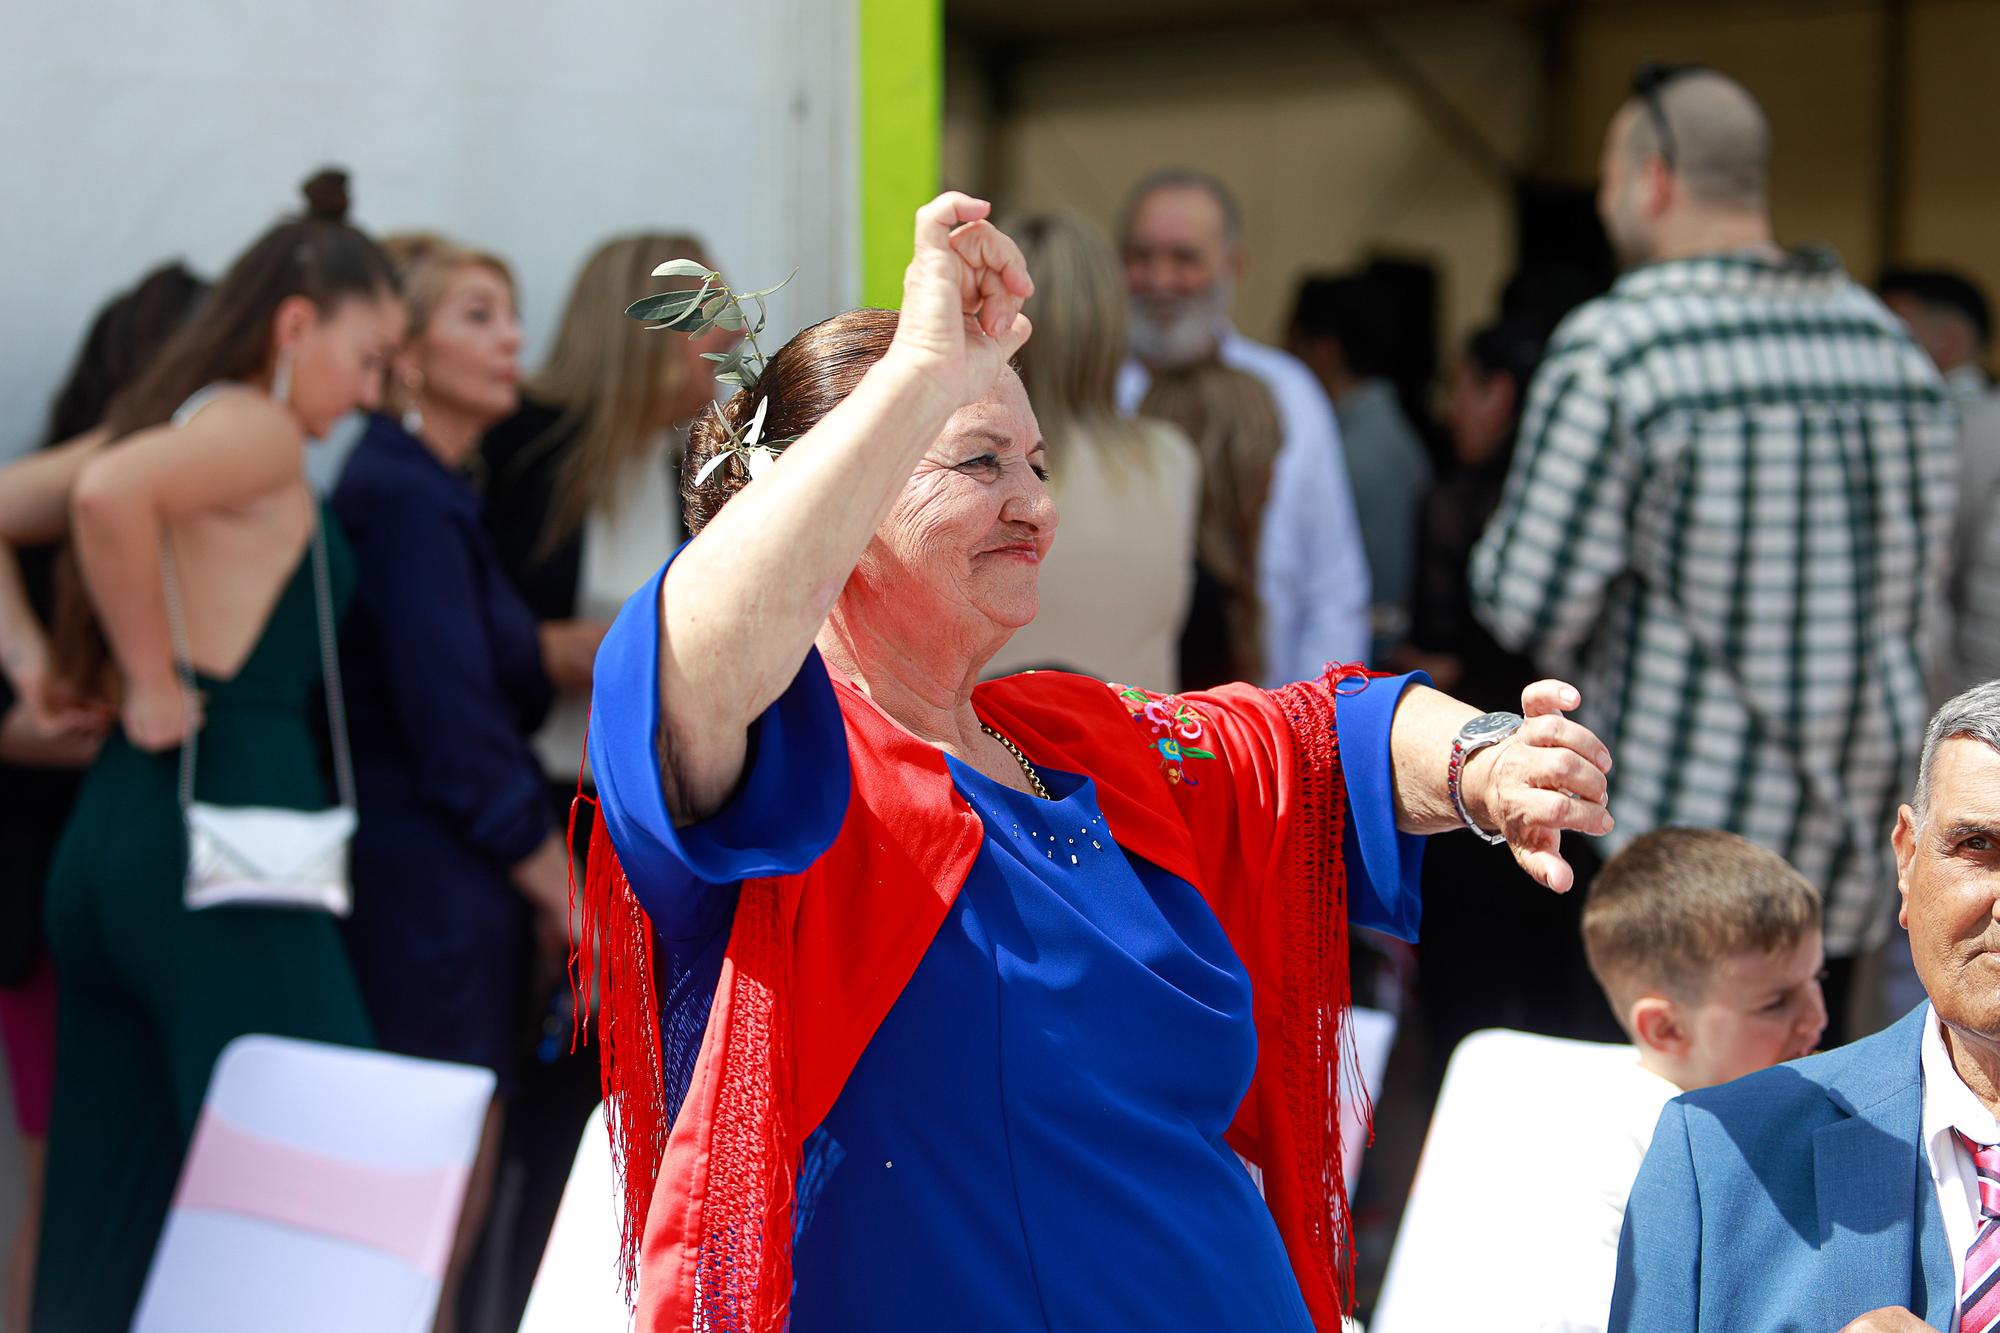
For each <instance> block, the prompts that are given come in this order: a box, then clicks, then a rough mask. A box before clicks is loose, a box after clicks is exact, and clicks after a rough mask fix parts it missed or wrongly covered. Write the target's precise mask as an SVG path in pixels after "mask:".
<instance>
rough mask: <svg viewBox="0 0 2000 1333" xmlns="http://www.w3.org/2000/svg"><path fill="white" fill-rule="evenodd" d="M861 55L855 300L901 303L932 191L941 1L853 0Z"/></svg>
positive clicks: (940, 86) (939, 116) (939, 104)
mask: <svg viewBox="0 0 2000 1333" xmlns="http://www.w3.org/2000/svg"><path fill="white" fill-rule="evenodd" d="M855 3H856V4H857V6H858V10H857V13H858V19H859V28H860V41H859V43H858V46H859V48H860V57H861V134H860V150H861V151H860V163H861V188H860V191H859V196H860V202H861V299H862V301H863V303H865V304H867V305H872V306H887V307H892V308H893V307H896V306H900V305H901V304H902V303H903V269H904V268H905V267H906V266H907V265H908V264H909V262H910V237H911V234H912V232H913V231H914V227H913V225H912V221H913V217H914V215H915V213H916V211H917V208H918V206H919V205H921V204H923V203H924V201H926V200H927V199H929V198H930V197H931V196H932V195H935V194H936V193H937V192H938V138H939V133H940V127H941V122H942V120H943V115H944V0H855Z"/></svg>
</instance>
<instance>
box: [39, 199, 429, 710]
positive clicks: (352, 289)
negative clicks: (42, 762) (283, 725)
mask: <svg viewBox="0 0 2000 1333" xmlns="http://www.w3.org/2000/svg"><path fill="white" fill-rule="evenodd" d="M300 192H301V193H302V194H304V196H305V203H306V209H305V212H304V213H303V214H301V215H299V216H296V217H291V218H287V219H285V220H283V221H281V222H279V223H278V224H277V225H276V226H274V227H272V228H271V229H270V230H268V231H266V232H265V233H264V234H263V235H262V236H260V237H258V238H257V240H255V241H254V242H252V243H251V245H250V248H249V249H247V250H245V251H244V252H243V253H242V254H241V255H238V256H237V258H236V261H235V262H234V263H232V264H231V265H230V266H229V271H228V272H226V273H224V274H223V275H222V277H221V279H219V280H218V281H217V282H216V284H215V285H214V286H213V287H211V288H210V289H209V291H208V293H207V295H206V296H204V297H203V298H202V300H201V303H200V304H199V305H198V306H196V307H195V309H194V311H193V313H192V314H190V315H189V316H188V318H187V320H186V322H184V323H182V324H181V325H180V326H179V327H178V328H177V329H176V330H175V331H174V333H173V335H172V336H171V337H169V338H168V339H167V340H166V342H165V343H164V344H163V345H162V346H161V347H160V349H159V350H158V351H157V352H156V353H155V354H154V355H153V356H152V358H151V360H150V361H148V362H147V363H146V366H145V369H143V370H141V371H140V372H139V373H138V374H137V376H136V378H134V379H133V380H132V381H131V382H130V383H129V384H127V385H126V386H125V388H124V389H122V390H121V391H120V392H119V393H118V394H117V396H115V397H114V398H112V400H111V402H110V405H109V406H108V407H107V408H106V409H105V416H104V422H103V425H104V429H105V432H106V434H107V436H108V437H109V440H110V441H111V442H113V443H115V442H117V441H119V440H122V439H124V438H125V437H126V436H129V435H132V434H135V433H137V432H139V431H142V430H146V429H149V428H151V427H153V426H158V425H161V424H162V423H164V422H166V421H167V420H168V419H169V418H171V417H172V416H173V414H174V410H175V409H176V408H178V407H179V406H180V405H181V404H182V403H184V402H186V401H187V400H188V397H189V396H190V395H191V394H193V393H194V392H195V391H196V390H197V389H200V388H201V387H203V386H204V385H208V384H213V383H215V382H216V381H218V380H234V381H238V382H249V381H254V380H256V379H257V378H258V377H259V376H261V375H263V374H264V373H265V371H266V370H267V369H268V368H269V364H270V361H271V324H272V321H273V319H274V318H275V317H276V315H277V311H278V306H279V305H280V304H282V303H283V302H284V301H285V300H286V299H287V298H289V297H293V296H303V297H305V298H307V299H308V300H310V301H311V302H312V303H313V305H315V306H316V307H318V308H319V310H320V312H321V313H322V314H326V313H329V312H331V311H332V310H333V308H334V307H335V306H336V305H338V304H339V303H340V302H342V301H346V300H351V299H358V300H374V299H378V298H380V297H383V296H391V295H394V294H395V291H396V279H395V272H394V270H393V269H392V268H391V267H390V264H389V259H388V256H387V255H385V254H383V253H382V249H381V247H380V246H378V245H376V244H375V242H374V240H372V239H371V238H370V237H368V236H367V235H366V234H364V233H363V232H361V231H359V230H357V229H356V228H354V227H353V226H351V225H350V224H349V223H348V221H347V209H348V204H349V202H350V200H349V195H348V188H347V173H346V172H344V171H341V170H339V169H338V168H334V167H328V168H326V169H325V170H323V171H319V172H317V173H315V174H314V175H313V176H312V178H311V179H309V180H308V181H306V182H305V184H304V185H303V186H301V187H300ZM54 620H55V624H54V626H53V629H52V633H51V647H52V650H53V656H54V658H55V663H56V672H57V675H58V676H59V677H61V678H62V679H63V680H64V681H66V682H68V683H69V684H71V685H73V686H74V687H76V688H77V689H78V690H80V691H81V692H82V693H83V695H84V697H86V698H92V699H105V700H108V699H111V698H113V697H115V692H116V687H117V672H116V670H115V663H114V662H113V661H112V658H111V652H110V648H109V645H108V644H107V643H106V642H105V639H104V631H103V629H102V628H101V627H100V626H99V625H98V624H97V617H96V612H95V610H94V608H93V607H92V606H91V604H90V597H89V593H88V591H87V590H86V588H85V587H84V584H83V578H82V573H81V571H80V570H79V569H78V567H77V564H76V554H75V550H74V548H69V549H66V550H65V551H64V553H63V555H62V557H61V558H60V560H59V561H58V564H57V569H56V609H55V616H54Z"/></svg>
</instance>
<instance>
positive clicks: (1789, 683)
mask: <svg viewBox="0 0 2000 1333" xmlns="http://www.w3.org/2000/svg"><path fill="white" fill-rule="evenodd" d="M1956 434H1957V420H1956V415H1955V413H1954V410H1953V408H1952V406H1951V404H1950V402H1949V401H1948V399H1947V398H1946V395H1945V390H1944V385H1943V383H1942V381H1940V379H1939V378H1938V375H1937V372H1936V371H1935V370H1934V369H1933V368H1932V367H1931V365H1930V363H1929V361H1928V360H1927V359H1926V358H1925V357H1924V355H1923V353H1922V352H1920V351H1919V350H1918V349H1917V348H1916V347H1915V346H1914V345H1913V344H1912V343H1911V342H1910V340H1909V339H1908V338H1907V337H1906V336H1905V335H1904V333H1903V331H1902V328H1901V326H1900V325H1899V324H1898V323H1897V321H1896V320H1895V318H1894V317H1893V316H1892V315H1890V314H1889V313H1888V311H1886V310H1885V309H1883V307H1882V306H1881V304H1880V303H1879V302H1877V301H1876V300H1875V298H1874V297H1873V296H1871V295H1870V294H1869V293H1868V292H1867V291H1865V290H1863V289H1862V288H1861V287H1859V286H1857V285H1856V284H1855V283H1853V282H1852V281H1850V280H1849V279H1848V278H1847V276H1846V275H1845V274H1844V273H1843V272H1842V271H1841V269H1840V266H1839V263H1838V261H1836V260H1835V259H1834V258H1833V257H1832V256H1831V255H1829V254H1825V253H1817V252H1799V253H1795V254H1793V255H1791V256H1788V257H1787V258H1786V259H1785V260H1783V261H1782V262H1780V261H1778V260H1776V259H1765V258H1761V257H1757V256H1755V255H1753V254H1750V253H1747V252H1739V253H1729V254H1720V255H1713V256H1705V257H1701V258H1695V259H1684V260H1672V261H1667V262H1663V263H1657V264H1651V265H1647V266H1646V267H1643V268H1639V269H1635V270H1633V271H1632V272H1629V273H1627V274H1626V275H1625V276H1624V277H1623V278H1622V279H1620V280H1619V282H1618V284H1617V285H1616V286H1615V287H1613V288H1612V289H1611V291H1610V292H1609V293H1608V294H1607V295H1605V296H1604V297H1601V298H1600V299H1598V300H1595V301H1592V302H1590V303H1589V304H1588V305H1585V306H1583V307H1582V308H1581V309H1579V310H1577V311H1576V312H1575V313H1573V314H1572V315H1571V316H1570V317H1569V318H1568V319H1567V320H1565V321H1564V322H1563V324H1562V327H1561V328H1559V329H1558V330H1557V331H1556V335H1555V338H1554V339H1553V341H1552V342H1551V344H1550V349H1549V355H1548V358H1547V360H1546V361H1545V362H1544V363H1543V366H1542V368H1541V370H1540V371H1539V372H1538V373H1537V374H1536V376H1535V381H1534V384H1533V387H1532V389H1531V390H1530V393H1529V396H1528V403H1527V410H1526V412H1525V414H1524V416H1523V418H1522V423H1521V434H1520V442H1519V445H1518V451H1517V454H1516V457H1515V461H1514V466H1513V471H1512V473H1511V474H1510V475H1509V477H1508V480H1507V490H1506V494H1505V497H1504V498H1503V500H1502V501H1501V505H1500V509H1499V512H1498V513H1496V514H1495V515H1494V518H1493V522H1492V524H1491V526H1489V527H1488V528H1487V530H1486V534H1485V536H1484V537H1483V538H1482V539H1481V540H1480V543H1479V545H1478V547H1477V548H1476V549H1475V551H1474V553H1473V557H1472V568H1471V580H1472V592H1473V598H1474V604H1475V606H1476V608H1477V610H1478V612H1479V615H1480V617H1481V618H1482V619H1483V620H1484V621H1485V622H1486V624H1487V626H1488V628H1490V629H1491V630H1492V631H1493V634H1494V637H1495V638H1497V639H1498V640H1499V641H1500V642H1501V643H1502V644H1504V645H1506V646H1507V647H1510V648H1513V649H1516V650H1522V651H1526V652H1528V653H1531V654H1532V655H1534V656H1535V657H1536V658H1537V660H1539V661H1540V662H1541V663H1542V664H1543V666H1544V668H1545V669H1547V670H1549V671H1552V672H1561V673H1573V674H1574V677H1575V679H1576V683H1577V685H1578V686H1579V687H1580V688H1581V689H1582V691H1583V696H1584V712H1583V720H1584V721H1585V722H1586V723H1587V724H1588V725H1590V726H1592V727H1593V728H1595V729H1596V730H1597V731H1598V733H1599V734H1600V735H1601V736H1602V737H1603V738H1604V740H1605V741H1606V743H1607V744H1609V745H1610V747H1611V751H1612V754H1613V755H1614V756H1615V758H1616V760H1617V764H1616V767H1615V769H1614V770H1613V772H1612V778H1611V809H1612V813H1613V814H1614V815H1615V816H1616V817H1617V820H1618V830H1617V832H1616V833H1615V834H1614V835H1613V836H1612V837H1611V838H1610V839H1608V840H1607V841H1608V842H1609V843H1610V844H1611V848H1610V849H1611V850H1615V848H1616V847H1617V846H1620V845H1622V844H1623V843H1625V842H1628V841H1630V840H1631V839H1632V838H1634V837H1637V836H1638V835H1639V834H1641V833H1645V832H1647V831H1648V830H1651V829H1655V828H1660V827H1663V826H1666V825H1673V824H1679V825H1694V826H1699V827H1708V828H1724V829H1731V830H1734V831H1735V832H1737V833H1741V834H1743V835H1744V836H1746V837H1748V838H1750V839H1752V840H1753V841H1755V842H1758V843H1761V844H1762V845H1764V846H1766V847H1769V848H1770V849H1772V850H1773V851H1775V852H1778V853H1779V854H1780V855H1782V856H1784V857H1785V858H1786V859H1787V860H1789V861H1790V862H1791V863H1792V864H1793V865H1795V866H1797V867H1798V868H1799V870H1800V871H1801V872H1803V873H1804V874H1805V875H1806V877H1807V878H1808V879H1810V880H1812V881H1813V883H1815V884H1816V885H1818V886H1819V889H1820V891H1821V893H1822V894H1824V895H1825V898H1826V942H1827V949H1828V951H1829V952H1830V953H1831V954H1833V955H1835V956H1845V955H1849V954H1852V953H1854V952H1856V951H1857V950H1858V949H1860V948H1861V947H1862V946H1863V945H1865V944H1869V943H1874V942H1877V941H1878V940H1879V939H1881V938H1882V937H1883V935H1884V934H1885V933H1886V931H1887V928H1888V923H1889V919H1890V914H1889V912H1888V910H1887V903H1888V899H1889V898H1890V896H1891V895H1892V894H1893V891H1894V886H1895V868H1894V862H1893V859H1892V854H1891V851H1890V848H1889V830H1890V827H1891V825H1892V824H1893V822H1894V819H1895V813H1896V807H1897V805H1898V804H1899V803H1900V802H1901V801H1902V800H1903V799H1905V797H1906V795H1907V793H1908V791H1909V788H1910V784H1911V782H1912V781H1913V780H1914V778H1915V772H1916V759H1917V751H1918V748H1919V746H1920V744H1921V741H1922V735H1923V728H1924V724H1925V721H1926V720H1927V713H1928V705H1927V699H1926V693H1925V668H1926V661H1925V645H1926V644H1927V643H1928V639H1927V635H1928V633H1929V632H1930V617H1931V616H1932V614H1933V613H1934V608H1935V605H1936V603H1937V598H1938V594H1939V592H1940V589H1941V586H1942V580H1943V576H1944V571H1945V562H1946V557H1947V554H1948V545H1949V539H1950V528H1951V519H1952V507H1953V497H1952V486H1953V471H1954V468H1955V466H1956V451H1957V446H1956Z"/></svg>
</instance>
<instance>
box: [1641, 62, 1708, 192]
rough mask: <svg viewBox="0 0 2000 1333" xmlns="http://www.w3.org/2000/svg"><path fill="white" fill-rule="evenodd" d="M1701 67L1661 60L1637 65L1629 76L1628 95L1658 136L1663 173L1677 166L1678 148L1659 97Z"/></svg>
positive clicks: (1664, 106)
mask: <svg viewBox="0 0 2000 1333" xmlns="http://www.w3.org/2000/svg"><path fill="white" fill-rule="evenodd" d="M1703 68H1705V66H1702V65H1677V64H1671V63H1668V62H1666V61H1662V60H1648V61H1647V62H1646V63H1645V64H1643V65H1641V66H1639V72H1638V73H1637V74H1635V75H1633V76H1632V95H1633V96H1634V97H1636V98H1638V99H1639V104H1640V105H1641V106H1643V107H1645V108H1646V118H1647V119H1648V120H1650V121H1652V122H1653V130H1654V132H1655V133H1656V134H1658V135H1659V137H1660V161H1662V162H1664V163H1665V164H1666V166H1667V170H1669V171H1672V170H1674V168H1675V167H1676V166H1677V165H1678V163H1677V161H1676V158H1677V156H1678V147H1677V145H1676V144H1675V143H1674V127H1673V124H1672V122H1670V121H1669V120H1668V119H1667V107H1666V103H1665V102H1663V101H1662V100H1661V95H1662V94H1663V93H1664V92H1665V91H1666V87H1667V85H1668V84H1670V83H1672V82H1673V81H1674V80H1675V79H1678V78H1680V77H1682V76H1683V75H1687V74H1693V73H1694V72H1696V71H1697V70H1700V69H1703Z"/></svg>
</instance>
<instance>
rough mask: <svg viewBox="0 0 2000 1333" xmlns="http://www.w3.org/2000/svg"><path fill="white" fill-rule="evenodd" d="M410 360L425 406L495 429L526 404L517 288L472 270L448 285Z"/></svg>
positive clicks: (409, 354) (471, 267)
mask: <svg viewBox="0 0 2000 1333" xmlns="http://www.w3.org/2000/svg"><path fill="white" fill-rule="evenodd" d="M404 358H405V360H406V361H407V363H408V368H409V369H410V370H411V371H412V372H414V377H415V380H416V382H417V384H418V385H420V387H419V388H418V390H417V392H418V394H419V397H420V401H421V402H422V404H423V405H425V406H426V407H430V406H435V407H437V408H442V409H444V410H447V411H449V412H451V413H452V414H453V415H454V416H457V417H461V418H465V419H467V420H471V421H476V422H479V423H481V424H482V425H491V424H493V423H494V422H497V421H500V420H502V419H503V418H505V417H507V416H509V415H511V414H512V413H513V411H514V409H515V408H516V407H517V406H519V405H520V401H521V389H520V383H521V321H520V320H519V319H518V318H517V317H516V316H515V312H514V289H513V287H512V286H511V285H510V284H509V283H508V282H507V280H506V279H505V278H503V277H501V276H500V274H498V273H496V272H494V271H493V270H492V269H490V268H488V267H486V265H484V264H466V265H464V266H463V267H461V268H460V269H458V270H457V271H456V272H454V273H453V274H452V275H451V276H450V277H449V278H447V279H446V280H445V287H444V291H443V293H442V294H441V295H440V296H439V297H438V303H437V307H436V308H435V309H434V310H433V311H432V312H431V318H430V323H429V324H427V325H426V326H425V327H424V328H423V330H422V331H421V332H419V333H418V334H417V335H416V337H414V338H413V339H411V342H410V346H409V347H408V348H407V349H406V350H405V353H404Z"/></svg>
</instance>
